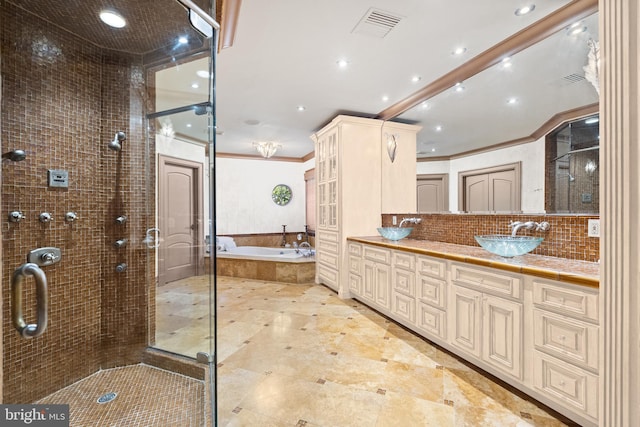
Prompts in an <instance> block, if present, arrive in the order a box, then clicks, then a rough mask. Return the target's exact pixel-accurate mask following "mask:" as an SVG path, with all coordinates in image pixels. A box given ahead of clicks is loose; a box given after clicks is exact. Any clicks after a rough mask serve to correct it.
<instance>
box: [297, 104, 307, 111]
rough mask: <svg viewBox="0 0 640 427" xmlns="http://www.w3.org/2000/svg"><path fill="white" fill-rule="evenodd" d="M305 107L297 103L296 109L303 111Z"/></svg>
mask: <svg viewBox="0 0 640 427" xmlns="http://www.w3.org/2000/svg"><path fill="white" fill-rule="evenodd" d="M304 110H306V107H305V106H304V105H298V111H304Z"/></svg>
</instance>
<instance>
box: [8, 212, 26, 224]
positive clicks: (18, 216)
mask: <svg viewBox="0 0 640 427" xmlns="http://www.w3.org/2000/svg"><path fill="white" fill-rule="evenodd" d="M25 218H26V216H24V214H23V213H22V212H20V211H13V212H10V213H9V221H10V222H20V221H22V220H23V219H25Z"/></svg>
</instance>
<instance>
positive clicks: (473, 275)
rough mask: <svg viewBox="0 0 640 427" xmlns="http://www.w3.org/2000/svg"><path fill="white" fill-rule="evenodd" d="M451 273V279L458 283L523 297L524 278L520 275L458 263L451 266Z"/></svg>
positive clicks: (514, 296) (513, 296)
mask: <svg viewBox="0 0 640 427" xmlns="http://www.w3.org/2000/svg"><path fill="white" fill-rule="evenodd" d="M451 274H452V276H451V279H452V280H453V281H454V282H456V283H459V284H463V285H467V286H473V287H474V288H479V289H482V290H484V291H487V292H490V293H493V294H496V295H501V296H508V297H511V298H517V299H521V298H522V280H521V279H520V278H518V277H514V276H509V275H506V274H497V273H492V272H488V271H486V270H482V269H479V268H471V267H463V266H460V265H457V264H453V265H452V266H451Z"/></svg>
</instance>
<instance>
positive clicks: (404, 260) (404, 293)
mask: <svg viewBox="0 0 640 427" xmlns="http://www.w3.org/2000/svg"><path fill="white" fill-rule="evenodd" d="M391 258H392V260H391V266H392V267H391V284H392V285H391V301H392V304H391V312H392V313H393V315H394V316H395V317H398V318H400V320H402V321H406V322H410V323H415V321H416V257H415V255H413V254H410V253H406V252H400V251H393V252H392V254H391Z"/></svg>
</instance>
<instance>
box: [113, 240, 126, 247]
mask: <svg viewBox="0 0 640 427" xmlns="http://www.w3.org/2000/svg"><path fill="white" fill-rule="evenodd" d="M126 245H127V239H120V240H116V242H115V243H114V244H113V246H115V247H116V248H124V247H125V246H126Z"/></svg>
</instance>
